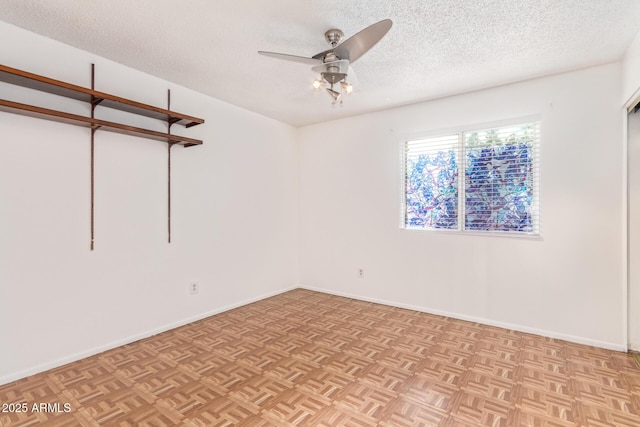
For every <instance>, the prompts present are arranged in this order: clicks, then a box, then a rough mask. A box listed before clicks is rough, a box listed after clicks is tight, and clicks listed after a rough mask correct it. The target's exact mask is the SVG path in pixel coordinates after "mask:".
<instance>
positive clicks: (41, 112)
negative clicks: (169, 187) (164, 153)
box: [0, 99, 202, 147]
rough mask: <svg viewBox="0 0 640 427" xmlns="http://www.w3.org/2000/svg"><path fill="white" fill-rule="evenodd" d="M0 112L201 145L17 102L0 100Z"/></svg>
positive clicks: (168, 135) (147, 130) (193, 140)
mask: <svg viewBox="0 0 640 427" xmlns="http://www.w3.org/2000/svg"><path fill="white" fill-rule="evenodd" d="M0 111H6V112H9V113H17V114H22V115H25V116H30V117H37V118H39V119H47V120H53V121H56V122H62V123H67V124H71V125H76V126H82V127H88V128H91V129H102V130H107V131H109V132H117V133H122V134H125V135H131V136H139V137H142V138H149V139H155V140H156V141H163V142H167V143H169V144H178V145H183V146H185V147H191V146H193V145H200V144H202V141H200V140H199V139H193V138H187V137H184V136H179V135H172V134H170V133H163V132H156V131H153V130H149V129H142V128H138V127H135V126H128V125H123V124H121V123H115V122H108V121H106V120H100V119H95V118H92V117H85V116H78V115H76V114H70V113H65V112H62V111H57V110H49V109H47V108H42V107H34V106H33V105H27V104H20V103H18V102H12V101H7V100H4V99H0Z"/></svg>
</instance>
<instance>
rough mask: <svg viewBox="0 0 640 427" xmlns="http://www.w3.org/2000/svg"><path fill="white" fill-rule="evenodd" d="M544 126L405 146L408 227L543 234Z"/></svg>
mask: <svg viewBox="0 0 640 427" xmlns="http://www.w3.org/2000/svg"><path fill="white" fill-rule="evenodd" d="M539 135H540V123H539V122H534V123H525V124H518V125H511V126H503V127H499V128H492V129H482V130H469V131H464V132H459V133H455V134H449V135H442V136H437V137H429V138H423V139H416V140H411V141H406V142H405V143H404V203H403V214H404V215H403V216H404V227H405V228H411V229H445V230H459V231H472V232H508V233H509V232H510V233H522V234H538V233H539V215H538V187H539V185H538V146H539V139H540V137H539Z"/></svg>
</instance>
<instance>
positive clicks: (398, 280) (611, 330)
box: [299, 64, 626, 350]
mask: <svg viewBox="0 0 640 427" xmlns="http://www.w3.org/2000/svg"><path fill="white" fill-rule="evenodd" d="M361 90H366V86H364V85H363V87H362V88H361ZM621 90H622V88H621V65H620V64H612V65H605V66H600V67H596V68H591V69H587V70H583V71H578V72H573V73H568V74H562V75H557V76H552V77H547V78H542V79H537V80H532V81H527V82H523V83H518V84H512V85H506V86H502V87H498V88H494V89H489V90H483V91H478V92H474V93H468V94H464V95H460V96H455V97H449V98H445V99H440V100H436V101H432V102H424V103H420V104H417V105H413V106H407V107H402V108H395V109H391V110H388V111H383V112H379V113H373V114H368V115H364V116H359V117H356V118H348V119H344V120H339V121H334V122H330V123H325V124H319V125H314V126H309V127H306V128H302V129H301V130H300V132H299V138H300V142H301V146H300V186H301V189H302V190H301V196H300V233H301V234H300V242H301V243H300V253H301V260H300V282H301V283H302V284H303V285H305V286H307V287H310V288H314V289H320V290H324V291H327V292H332V293H336V294H342V295H349V296H356V297H359V298H364V299H368V300H373V301H380V302H387V303H392V304H395V305H400V306H404V307H412V308H416V309H419V310H425V311H429V312H435V313H442V314H448V315H452V316H454V317H460V318H464V319H472V320H480V321H483V322H487V323H490V324H497V325H503V326H508V327H513V328H515V329H521V330H525V331H532V332H537V333H541V334H543V335H547V336H553V337H559V338H565V339H569V340H572V341H577V342H582V343H588V344H595V345H599V346H603V347H608V348H614V349H620V350H623V349H625V337H624V336H623V335H624V333H623V329H624V328H623V325H624V322H626V319H624V318H623V313H622V307H623V295H622V294H623V271H622V270H623V263H622V259H623V255H624V254H623V248H622V239H623V235H622V232H623V228H622V224H621V218H622V191H621V188H622V182H623V181H622V180H623V176H622V161H623V159H622V146H621V143H620V141H621V140H622V118H621V114H620V93H621ZM352 96H357V93H356V94H354V95H352ZM346 102H348V99H347V101H346ZM345 108H347V107H345ZM530 115H540V116H541V118H542V146H541V159H542V167H541V180H542V184H541V213H542V228H543V231H542V239H540V240H531V239H523V238H507V237H487V236H471V235H460V234H450V233H442V232H421V231H407V230H402V229H400V202H401V172H400V141H401V139H402V135H403V134H405V133H407V134H411V133H415V132H419V131H425V132H430V131H436V130H439V129H448V128H452V127H456V126H460V125H474V124H483V123H490V122H495V121H501V120H505V119H510V118H517V117H524V116H530ZM358 268H363V269H364V276H365V277H364V279H358V278H357V269H358Z"/></svg>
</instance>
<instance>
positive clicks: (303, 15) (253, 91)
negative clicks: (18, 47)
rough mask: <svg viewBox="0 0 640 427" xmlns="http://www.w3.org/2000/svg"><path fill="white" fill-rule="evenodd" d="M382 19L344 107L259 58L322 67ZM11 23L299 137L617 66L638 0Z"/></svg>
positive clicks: (310, 6) (242, 0)
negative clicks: (507, 86) (334, 40)
mask: <svg viewBox="0 0 640 427" xmlns="http://www.w3.org/2000/svg"><path fill="white" fill-rule="evenodd" d="M385 18H390V19H392V20H393V23H394V25H393V28H392V29H391V31H390V32H389V33H388V34H387V36H386V37H385V38H384V39H383V40H382V41H381V42H380V43H378V44H377V45H376V46H375V47H374V48H373V49H372V50H371V51H369V53H367V54H366V55H365V56H363V57H362V58H360V59H359V60H358V61H357V62H355V63H354V64H353V69H354V70H355V72H356V73H357V76H358V80H359V83H358V85H357V86H356V87H355V91H354V93H353V94H351V95H350V96H349V97H347V98H346V99H345V101H344V105H343V106H341V107H336V108H332V106H331V102H330V99H329V97H328V96H326V94H323V93H315V92H314V91H313V90H312V89H311V82H312V81H313V79H314V78H315V77H316V76H315V75H314V73H313V72H311V70H310V67H309V66H308V65H304V64H298V63H288V62H282V61H278V60H275V59H272V58H267V57H263V56H260V55H258V54H257V53H256V52H257V51H258V50H267V51H273V52H282V53H289V54H293V55H301V56H312V55H314V54H316V53H318V52H320V51H323V50H325V49H326V48H327V47H328V45H327V44H326V42H325V41H324V32H325V31H326V30H327V29H329V28H339V29H341V30H343V31H344V33H345V37H349V36H351V35H353V34H355V33H356V32H358V31H360V30H361V29H363V28H364V27H366V26H368V25H370V24H373V23H375V22H377V21H379V20H382V19H385ZM0 20H3V21H6V22H8V23H11V24H14V25H17V26H19V27H23V28H25V29H28V30H30V31H33V32H35V33H39V34H42V35H45V36H47V37H50V38H53V39H56V40H59V41H62V42H64V43H66V44H69V45H72V46H75V47H78V48H80V49H83V50H87V51H90V52H93V53H95V54H98V55H100V56H103V57H106V58H109V59H111V60H114V61H116V62H119V63H122V64H125V65H127V66H130V67H133V68H136V69H138V70H141V71H144V72H147V73H149V74H152V75H155V76H158V77H161V78H164V79H166V80H169V81H172V82H175V83H178V84H180V85H183V86H186V87H189V88H191V89H195V90H197V91H199V92H202V93H205V94H208V95H210V96H213V97H215V98H218V99H221V100H224V101H226V102H229V103H231V104H235V105H238V106H240V107H243V108H246V109H248V110H252V111H255V112H257V113H260V114H263V115H265V116H268V117H272V118H274V119H277V120H280V121H282V122H285V123H289V124H291V125H294V126H302V125H307V124H312V123H317V122H322V121H327V120H331V119H335V118H339V117H344V116H351V115H356V114H361V113H364V112H369V111H375V110H380V109H385V108H389V107H393V106H398V105H402V104H408V103H413V102H417V101H423V100H428V99H434V98H438V97H442V96H447V95H452V94H456V93H461V92H466V91H470V90H475V89H480V88H485V87H490V86H495V85H499V84H504V83H509V82H514V81H519V80H524V79H528V78H532V77H538V76H543V75H548V74H554V73H559V72H564V71H569V70H574V69H579V68H584V67H589V66H592V65H597V64H603V63H608V62H613V61H617V60H620V59H621V58H622V56H623V54H624V52H625V50H626V48H627V47H628V46H629V44H630V43H631V41H632V40H633V37H634V36H635V34H636V33H637V32H638V29H640V1H638V0H517V1H516V0H475V1H473V0H431V1H427V0H395V1H389V0H343V1H336V0H270V1H255V0H216V1H209V0H183V1H180V2H176V1H175V0H135V1H133V0H91V1H88V0H56V1H51V0H0ZM0 62H1V61H0Z"/></svg>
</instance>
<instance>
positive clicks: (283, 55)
mask: <svg viewBox="0 0 640 427" xmlns="http://www.w3.org/2000/svg"><path fill="white" fill-rule="evenodd" d="M258 53H259V54H260V55H264V56H268V57H270V58H275V59H283V60H285V61H292V62H298V63H300V64H307V65H318V64H321V63H322V60H321V59H314V58H307V57H304V56H296V55H287V54H286V53H275V52H265V51H263V50H259V51H258Z"/></svg>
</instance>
